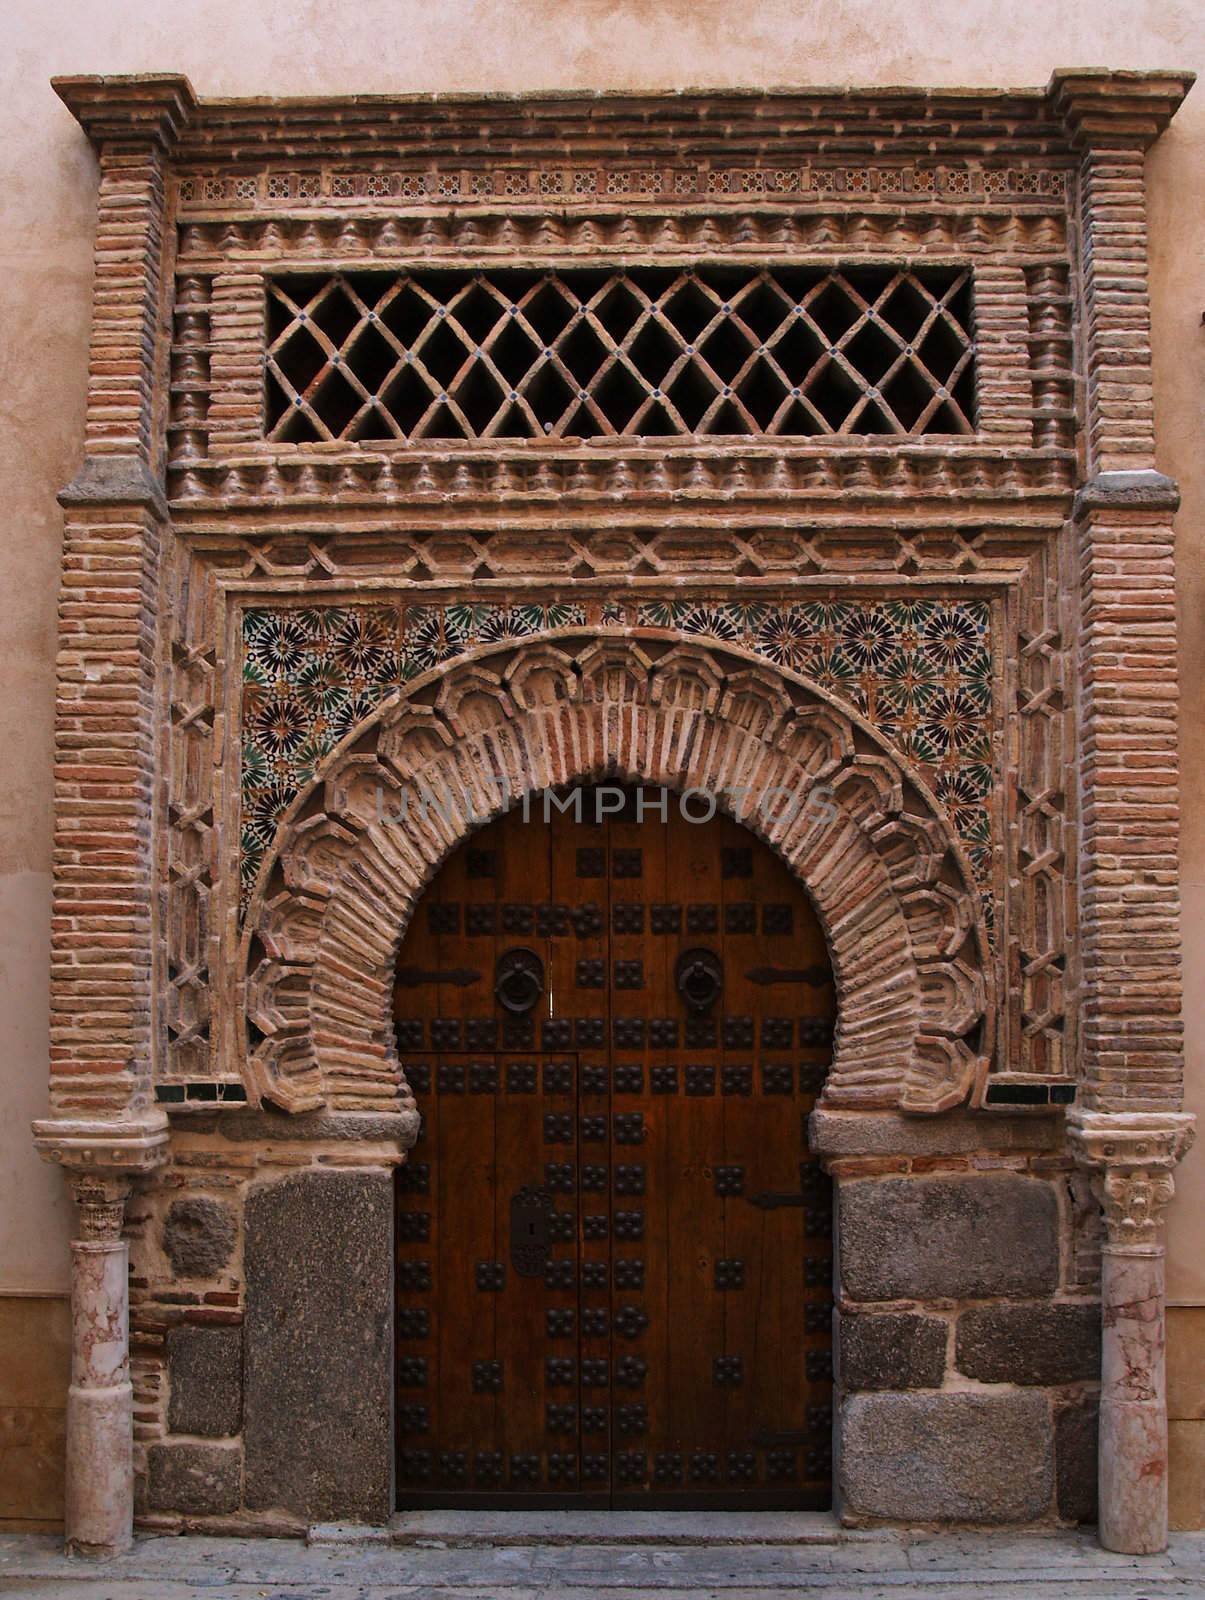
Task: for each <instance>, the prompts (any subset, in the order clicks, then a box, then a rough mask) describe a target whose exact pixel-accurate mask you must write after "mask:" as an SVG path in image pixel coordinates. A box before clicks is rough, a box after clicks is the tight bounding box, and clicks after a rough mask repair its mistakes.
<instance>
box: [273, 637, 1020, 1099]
mask: <svg viewBox="0 0 1205 1600" xmlns="http://www.w3.org/2000/svg"><path fill="white" fill-rule="evenodd" d="M666 644H668V648H666ZM650 650H651V651H652V654H650V653H649V651H650ZM662 652H664V653H662ZM427 676H428V682H429V684H430V685H431V686H432V687H433V688H435V690H436V694H435V702H434V705H432V704H430V703H426V702H422V703H412V702H411V701H410V700H409V699H406V698H403V699H400V700H396V701H392V702H386V704H385V706H384V708H383V710H382V711H381V713H380V714H378V715H376V716H374V717H372V718H371V719H369V720H368V721H367V723H365V724H363V725H362V731H361V734H360V736H359V738H358V739H357V740H356V741H355V743H354V746H346V745H345V746H340V747H338V748H337V750H336V752H335V754H334V755H333V756H332V758H331V759H330V760H328V761H327V762H325V763H324V764H323V765H322V767H321V768H320V769H319V771H318V773H317V775H316V777H317V785H316V786H315V788H314V790H313V800H314V804H313V805H308V806H304V807H301V808H299V809H297V810H296V811H295V812H294V813H292V814H290V816H289V818H288V819H287V820H286V822H285V824H284V826H282V827H281V828H280V829H279V830H278V831H277V834H276V845H275V855H276V859H277V861H278V867H279V871H278V872H270V871H268V870H267V868H266V867H265V870H264V871H263V873H261V876H260V878H259V880H258V882H257V884H256V886H255V891H254V893H253V895H252V898H251V902H250V905H249V907H248V917H247V927H248V933H247V936H246V937H245V940H244V944H243V953H242V956H241V959H242V960H245V961H247V962H248V964H249V965H248V971H247V979H246V984H247V987H246V994H247V1002H248V1008H249V1013H248V1014H249V1020H250V1022H251V1025H252V1029H253V1040H257V1041H258V1042H256V1043H253V1044H252V1045H251V1047H250V1050H249V1055H248V1058H247V1061H246V1066H245V1070H246V1071H247V1073H248V1075H249V1087H251V1088H253V1090H254V1092H255V1093H256V1095H257V1096H263V1097H265V1098H267V1099H270V1100H271V1101H273V1102H274V1103H276V1104H279V1105H281V1106H283V1107H285V1108H287V1109H296V1110H305V1109H308V1108H310V1107H313V1106H316V1105H319V1104H322V1103H326V1102H329V1103H330V1104H331V1105H333V1106H338V1107H344V1108H347V1109H356V1110H359V1109H371V1108H372V1107H373V1106H375V1105H381V1104H384V1105H392V1104H395V1103H397V1102H398V1101H399V1099H400V1101H401V1102H402V1103H403V1104H404V1103H405V1102H406V1099H407V1095H408V1091H407V1089H406V1085H405V1080H404V1077H403V1076H402V1073H401V1069H400V1066H399V1063H398V1058H397V1052H396V1045H395V1042H394V1037H393V1026H392V1020H391V1016H390V999H389V997H390V995H391V992H392V972H393V966H394V963H395V961H396V950H397V945H398V940H399V937H400V931H401V929H402V928H403V927H404V926H405V924H406V922H407V920H408V917H409V908H410V907H411V906H412V905H413V903H414V902H415V901H416V900H417V898H418V895H419V894H420V893H421V891H422V888H423V886H424V884H425V883H426V881H427V880H428V878H429V877H430V875H431V872H432V871H433V869H434V867H435V866H436V865H437V864H438V863H439V862H440V861H441V860H442V859H443V857H444V856H445V855H446V853H447V851H448V849H449V848H450V846H451V845H452V844H453V843H454V841H455V840H456V839H457V838H458V837H460V836H462V835H463V833H464V832H465V831H466V829H467V828H469V827H471V826H472V819H474V818H476V819H478V820H485V819H486V818H488V817H490V816H493V815H497V814H499V813H500V812H501V811H504V810H506V809H508V808H509V806H510V805H511V804H513V803H514V802H515V801H516V800H517V799H519V798H521V797H522V796H523V795H524V794H527V793H531V792H533V791H538V790H541V789H544V788H553V787H556V786H558V785H560V784H564V783H567V782H572V781H574V780H576V779H579V778H597V777H600V776H605V775H608V774H610V775H614V776H616V777H619V778H624V779H627V780H629V781H630V780H631V779H632V778H633V777H636V776H639V777H640V778H643V779H645V780H647V781H651V782H654V783H656V782H660V783H664V784H666V785H667V786H670V787H675V788H694V789H697V790H701V791H703V792H705V793H711V794H715V795H721V796H722V795H735V796H737V797H738V798H736V799H734V800H732V801H731V802H730V803H731V807H732V810H733V813H734V815H736V816H737V817H738V818H739V819H740V820H742V821H744V822H745V823H746V825H747V826H749V827H750V828H752V829H753V830H754V831H755V832H758V833H760V834H761V835H762V836H763V837H765V838H766V839H767V840H768V841H769V842H771V843H772V844H773V845H774V846H775V848H776V849H778V850H779V851H780V852H781V854H782V855H783V856H784V858H785V859H786V860H787V861H789V862H791V863H792V864H793V865H794V866H795V869H796V870H797V871H798V873H799V875H800V876H801V878H802V879H803V881H804V882H805V883H806V884H807V885H808V888H809V891H810V892H811V894H812V897H813V900H814V903H815V904H816V907H817V911H818V913H819V915H820V917H821V919H822V921H823V922H824V923H825V925H826V929H827V932H828V935H829V940H830V948H831V952H832V958H833V968H834V974H835V981H836V984H837V988H838V995H839V1003H840V1006H841V1013H840V1015H841V1020H840V1023H839V1026H838V1030H837V1040H836V1046H835V1056H834V1064H833V1068H832V1071H831V1073H830V1076H829V1079H828V1084H827V1087H826V1089H825V1096H826V1097H827V1099H828V1100H829V1101H830V1102H831V1103H834V1104H852V1105H865V1106H881V1105H898V1106H902V1107H904V1108H907V1109H912V1110H916V1111H937V1110H941V1109H943V1108H945V1107H948V1106H950V1105H953V1104H957V1103H959V1102H960V1101H962V1100H965V1099H966V1098H967V1097H968V1096H969V1095H971V1094H972V1093H973V1092H974V1091H975V1089H976V1088H977V1086H978V1085H979V1084H980V1083H981V1082H982V1079H983V1075H984V1073H985V1071H986V1069H987V1066H988V1063H989V1061H990V1059H991V1055H992V1050H993V1037H994V1023H995V1006H994V1001H993V995H992V990H993V988H994V980H993V971H992V963H991V958H990V951H989V944H988V937H987V930H986V925H985V922H984V917H983V908H982V900H981V896H980V893H979V891H978V889H977V886H976V885H975V882H974V877H973V874H972V871H971V868H970V865H969V862H968V861H967V858H966V855H965V852H963V851H962V850H961V849H960V848H959V847H958V845H957V843H956V841H955V836H954V834H953V832H952V830H951V828H950V824H949V821H948V819H947V816H946V813H945V811H944V809H943V808H942V806H941V805H940V803H939V802H937V801H936V800H935V799H934V798H933V797H932V795H931V794H930V793H929V791H928V790H927V789H926V788H924V787H922V786H920V785H918V784H917V783H916V781H915V778H914V776H913V771H914V766H915V763H913V762H909V761H906V760H901V759H899V758H897V757H895V756H894V755H893V754H891V753H890V746H889V745H888V744H887V742H886V741H885V740H881V739H880V738H879V737H878V736H877V735H876V734H875V733H874V731H873V730H872V728H871V726H870V724H869V723H868V722H866V721H865V720H864V719H862V718H859V717H857V716H856V714H854V713H852V712H845V711H843V710H842V708H841V707H840V704H839V702H838V701H837V700H836V698H835V696H833V695H831V694H829V693H826V692H825V691H824V690H822V689H820V688H819V687H815V686H812V685H809V684H808V683H807V681H806V680H805V679H803V678H802V677H801V676H799V675H797V674H794V673H790V672H787V671H785V670H783V669H778V670H774V669H771V668H770V667H768V666H766V665H760V664H757V663H756V662H754V661H752V660H751V659H750V657H749V656H748V654H746V653H745V652H744V651H742V650H741V649H740V648H739V647H737V646H732V645H724V644H722V643H715V644H713V643H711V642H710V641H708V642H702V641H699V642H695V641H693V640H691V641H688V642H684V643H669V641H666V643H665V644H662V643H660V642H657V641H653V640H649V641H648V647H647V649H646V647H645V643H644V641H643V640H642V639H641V638H639V637H633V636H632V635H630V634H622V633H616V634H610V633H609V632H608V631H607V630H606V629H605V628H601V629H590V628H587V629H584V630H580V631H579V630H577V629H566V630H564V631H563V632H562V633H561V635H559V636H558V638H557V640H556V643H555V644H551V643H550V644H540V643H537V642H529V643H524V642H522V641H521V640H520V641H516V640H515V639H513V638H507V639H505V640H504V641H503V642H502V643H501V644H494V645H492V646H491V645H487V646H483V647H480V648H478V649H477V650H476V651H474V652H472V653H469V654H466V655H465V656H464V657H462V658H461V659H460V660H459V661H456V662H453V663H452V664H451V665H449V666H447V667H445V668H444V669H443V670H441V671H440V672H438V673H432V674H429V675H427ZM767 796H769V797H771V800H770V802H769V803H767V799H766V797H767ZM773 797H778V798H777V799H775V798H773ZM783 797H791V799H790V803H787V800H786V799H784V798H783ZM277 884H279V885H280V887H277V886H276V885H277Z"/></svg>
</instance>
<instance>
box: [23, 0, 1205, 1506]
mask: <svg viewBox="0 0 1205 1600" xmlns="http://www.w3.org/2000/svg"><path fill="white" fill-rule="evenodd" d="M6 14H7V17H8V22H7V25H6V27H5V44H6V50H5V81H4V85H3V88H4V93H3V95H0V168H2V179H0V206H2V207H3V213H4V227H3V229H2V230H0V419H2V423H3V426H2V428H0V508H2V510H0V516H2V518H3V528H2V532H0V752H2V755H0V760H2V762H3V769H2V770H3V774H4V781H3V784H2V786H0V1106H2V1107H3V1115H2V1116H0V1291H7V1292H8V1293H10V1294H12V1293H21V1292H24V1293H39V1292H40V1293H48V1292H49V1293H53V1292H55V1291H61V1290H62V1289H63V1288H64V1287H65V1284H66V1249H65V1245H66V1239H67V1206H66V1204H65V1202H64V1199H63V1195H62V1193H61V1185H60V1181H59V1179H58V1178H57V1176H56V1175H55V1174H54V1173H53V1172H51V1171H49V1170H44V1169H43V1168H42V1167H41V1166H40V1164H39V1163H38V1161H37V1160H36V1159H35V1157H34V1155H33V1153H32V1151H31V1149H30V1143H29V1135H28V1126H29V1121H30V1118H31V1117H33V1116H34V1115H36V1114H38V1113H39V1112H40V1111H41V1110H42V1106H43V1081H44V1073H45V1061H46V1005H47V955H46V945H47V934H48V928H49V911H48V898H47V896H48V883H49V870H50V856H51V815H50V781H51V772H50V750H51V742H50V741H51V707H52V673H53V665H54V644H55V589H56V572H57V563H58V555H59V537H60V523H59V516H58V511H57V508H56V506H55V501H54V495H55V491H56V490H57V489H58V488H59V487H60V486H61V485H62V484H63V483H64V482H66V481H67V479H68V478H70V476H71V475H72V472H73V470H74V468H75V465H76V464H77V454H78V448H79V447H78V439H79V437H80V428H81V415H82V399H83V390H84V371H85V341H86V333H87V321H88V310H89V307H88V285H89V277H90V239H89V235H90V229H91V220H92V207H93V203H94V169H93V163H92V160H91V157H90V154H89V152H88V149H87V146H86V143H85V141H84V138H83V135H82V134H81V133H80V131H79V129H78V128H77V127H76V125H75V123H74V122H73V121H72V119H71V118H70V117H69V115H68V114H67V112H66V111H65V110H64V109H63V108H62V106H61V105H60V104H59V102H58V100H57V99H56V98H55V96H54V94H53V93H52V91H51V89H50V86H49V82H48V79H49V78H50V76H51V75H52V74H53V73H59V72H137V71H151V70H159V71H163V70H171V71H180V72H185V73H187V74H188V75H189V76H190V77H191V78H192V81H193V84H194V86H195V88H196V89H197V91H198V92H199V93H201V94H203V95H259V94H300V93H310V94H315V93H334V92H345V91H353V90H359V91H362V92H370V91H375V92H387V91H398V90H441V89H459V90H478V89H505V90H522V89H534V88H552V87H559V88H635V87H640V88H649V87H657V88H661V87H664V88H671V87H681V86H685V85H723V84H751V85H770V84H789V85H805V84H810V83H811V84H816V83H821V84H822V83H864V84H884V83H917V84H1043V83H1045V82H1046V80H1047V78H1048V76H1049V74H1050V71H1051V69H1052V68H1053V67H1055V66H1079V65H1089V66H1098V65H1099V66H1114V67H1176V68H1185V67H1187V68H1194V67H1195V68H1198V69H1201V68H1205V25H1203V21H1202V12H1201V8H1200V5H1199V3H1198V0H957V3H953V0H945V3H942V0H826V3H824V4H820V3H818V0H811V3H808V0H742V3H740V4H735V3H732V0H525V3H524V4H521V5H520V4H518V3H516V0H439V3H438V4H436V3H434V0H357V4H356V5H354V6H351V5H348V4H336V3H333V0H172V3H171V4H167V3H165V0H104V3H101V0H61V3H60V4H58V5H47V4H46V3H45V0H9V5H8V7H7V12H6ZM1150 169H1151V208H1152V224H1153V228H1152V250H1153V258H1154V267H1155V276H1154V295H1155V357H1156V381H1157V403H1158V411H1159V426H1160V430H1161V442H1160V461H1159V464H1160V466H1161V467H1162V468H1163V470H1164V471H1166V472H1169V473H1171V474H1173V475H1174V476H1175V477H1177V478H1178V479H1179V480H1180V482H1181V484H1182V486H1183V490H1184V507H1183V510H1182V512H1181V516H1180V521H1179V528H1180V550H1181V567H1180V572H1181V591H1182V599H1183V606H1182V628H1183V680H1184V687H1185V702H1184V747H1183V748H1184V790H1185V794H1186V796H1187V797H1188V813H1187V817H1186V827H1185V837H1184V854H1183V863H1184V877H1185V906H1186V946H1187V958H1188V985H1187V991H1188V997H1189V998H1188V1008H1187V1015H1188V1025H1189V1045H1188V1058H1189V1090H1188V1097H1189V1103H1190V1106H1192V1107H1193V1108H1194V1109H1196V1110H1197V1111H1198V1112H1199V1113H1201V1114H1202V1115H1205V671H1203V668H1205V603H1203V602H1205V558H1203V543H1205V539H1203V535H1205V464H1203V463H1202V460H1201V440H1202V422H1203V420H1205V418H1203V411H1205V330H1203V329H1202V326H1201V313H1202V310H1203V309H1205V85H1203V86H1202V87H1200V88H1198V90H1197V91H1196V92H1195V93H1194V94H1193V95H1191V96H1190V98H1189V100H1188V102H1187V104H1186V105H1185V107H1184V108H1183V110H1182V111H1181V112H1180V114H1179V116H1178V117H1177V119H1176V122H1175V123H1174V124H1173V126H1172V128H1171V130H1170V131H1169V132H1168V133H1167V134H1166V135H1165V136H1164V138H1163V140H1162V141H1161V143H1160V145H1159V146H1158V148H1157V149H1156V151H1155V152H1154V153H1153V155H1152V157H1151V162H1150ZM1203 1205H1205V1151H1199V1152H1198V1154H1197V1156H1196V1158H1195V1160H1190V1162H1189V1164H1188V1166H1187V1167H1186V1168H1185V1169H1184V1172H1183V1175H1182V1177H1181V1179H1180V1193H1179V1197H1178V1199H1177V1201H1176V1204H1175V1211H1174V1215H1173V1218H1172V1226H1171V1254H1172V1270H1171V1283H1170V1289H1171V1294H1172V1297H1173V1299H1174V1300H1176V1301H1179V1302H1182V1303H1184V1304H1186V1305H1189V1304H1194V1303H1205V1250H1203V1249H1202V1242H1203V1235H1202V1228H1201V1221H1200V1218H1201V1211H1202V1206H1203ZM1172 1338H1173V1344H1174V1348H1173V1358H1174V1359H1175V1360H1177V1361H1178V1363H1179V1365H1178V1368H1177V1371H1178V1372H1179V1373H1181V1374H1182V1375H1183V1381H1181V1382H1180V1384H1179V1387H1178V1390H1177V1393H1178V1394H1181V1395H1183V1396H1184V1398H1183V1400H1182V1401H1177V1404H1178V1405H1179V1406H1180V1410H1179V1411H1178V1412H1176V1415H1177V1416H1178V1417H1180V1418H1183V1419H1185V1420H1183V1421H1181V1422H1178V1424H1177V1430H1176V1434H1175V1437H1176V1452H1177V1460H1178V1461H1182V1462H1183V1463H1184V1465H1183V1468H1182V1469H1180V1481H1181V1483H1182V1484H1183V1486H1184V1491H1185V1492H1184V1495H1182V1496H1181V1501H1182V1502H1184V1501H1185V1500H1186V1501H1187V1504H1184V1503H1181V1504H1180V1506H1179V1508H1178V1512H1177V1515H1178V1516H1179V1517H1180V1519H1181V1520H1182V1521H1183V1520H1193V1519H1194V1518H1195V1520H1197V1521H1200V1520H1201V1517H1200V1512H1201V1510H1202V1494H1203V1493H1205V1490H1203V1489H1202V1485H1203V1484H1205V1466H1203V1464H1205V1421H1202V1420H1199V1418H1200V1417H1205V1384H1203V1383H1202V1381H1201V1379H1200V1376H1199V1374H1200V1373H1201V1371H1202V1369H1205V1313H1198V1314H1192V1313H1185V1314H1183V1315H1181V1316H1178V1317H1177V1318H1176V1319H1175V1320H1174V1322H1173V1328H1172ZM4 1355H5V1352H4V1350H3V1349H0V1367H3V1365H4ZM1194 1375H1195V1376H1194ZM1190 1463H1191V1466H1190ZM2 1471H3V1464H2V1463H0V1472H2ZM1190 1479H1191V1483H1192V1485H1193V1486H1194V1487H1192V1488H1191V1489H1190V1487H1189V1485H1190ZM1194 1508H1195V1509H1194Z"/></svg>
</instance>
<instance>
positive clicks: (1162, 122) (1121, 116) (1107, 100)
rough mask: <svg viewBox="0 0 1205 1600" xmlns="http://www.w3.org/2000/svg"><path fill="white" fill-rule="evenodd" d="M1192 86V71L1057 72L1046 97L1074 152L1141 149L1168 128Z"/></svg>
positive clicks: (1082, 69) (1076, 69)
mask: <svg viewBox="0 0 1205 1600" xmlns="http://www.w3.org/2000/svg"><path fill="white" fill-rule="evenodd" d="M1194 82H1195V74H1193V73H1191V72H1175V71H1167V72H1111V71H1108V70H1106V69H1105V68H1086V67H1062V68H1057V69H1056V70H1055V72H1054V73H1053V74H1052V75H1051V79H1050V84H1049V88H1048V90H1047V93H1048V94H1049V97H1050V104H1051V109H1052V110H1053V112H1054V113H1055V115H1056V116H1058V117H1059V118H1061V120H1062V122H1063V124H1064V126H1065V127H1066V129H1067V135H1068V139H1069V141H1070V143H1071V145H1072V146H1073V147H1074V148H1075V149H1077V150H1083V149H1107V148H1110V147H1112V148H1116V147H1118V146H1125V147H1128V148H1131V149H1132V148H1135V147H1137V148H1139V149H1142V150H1145V149H1147V148H1148V147H1149V146H1150V145H1152V144H1154V142H1155V140H1156V139H1157V138H1158V137H1159V135H1160V134H1161V133H1162V132H1163V130H1164V128H1166V127H1167V125H1168V123H1169V122H1170V121H1171V119H1172V117H1173V116H1174V115H1175V113H1176V111H1177V109H1178V107H1179V105H1180V102H1181V101H1182V100H1183V99H1184V97H1185V95H1186V94H1187V93H1188V91H1189V90H1190V89H1191V88H1192V86H1193V83H1194Z"/></svg>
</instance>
